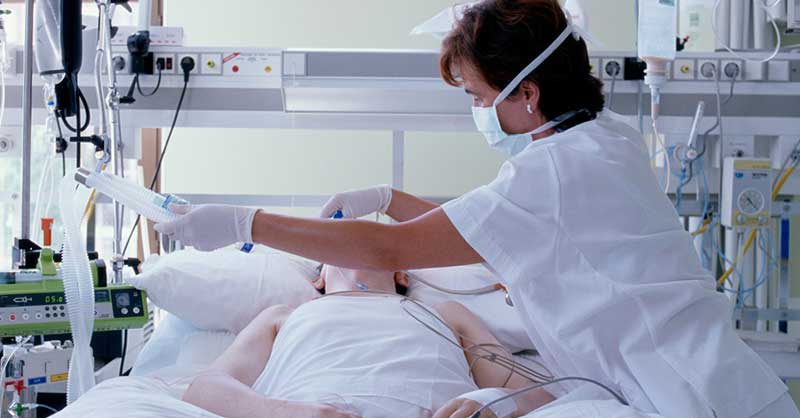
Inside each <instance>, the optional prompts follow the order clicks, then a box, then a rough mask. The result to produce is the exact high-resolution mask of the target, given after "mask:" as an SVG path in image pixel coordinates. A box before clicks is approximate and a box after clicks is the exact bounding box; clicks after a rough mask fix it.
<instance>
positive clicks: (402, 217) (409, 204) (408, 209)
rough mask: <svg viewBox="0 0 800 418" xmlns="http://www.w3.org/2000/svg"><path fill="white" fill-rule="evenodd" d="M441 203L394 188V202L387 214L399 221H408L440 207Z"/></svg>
mask: <svg viewBox="0 0 800 418" xmlns="http://www.w3.org/2000/svg"><path fill="white" fill-rule="evenodd" d="M438 207H439V205H437V204H435V203H432V202H428V201H427V200H423V199H420V198H418V197H416V196H413V195H410V194H408V193H404V192H401V191H399V190H392V202H391V204H389V209H388V210H387V211H386V214H387V215H389V216H390V217H391V218H392V219H394V220H395V221H397V222H406V221H410V220H412V219H416V218H419V217H420V216H422V215H424V214H426V213H428V212H430V211H432V210H434V209H436V208H438Z"/></svg>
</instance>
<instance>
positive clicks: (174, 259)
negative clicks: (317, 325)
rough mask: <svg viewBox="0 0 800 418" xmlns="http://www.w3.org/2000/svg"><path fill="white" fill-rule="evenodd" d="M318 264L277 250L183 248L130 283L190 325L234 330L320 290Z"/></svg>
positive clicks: (297, 302) (156, 303)
mask: <svg viewBox="0 0 800 418" xmlns="http://www.w3.org/2000/svg"><path fill="white" fill-rule="evenodd" d="M315 269H316V264H315V263H313V262H310V261H306V260H301V259H298V258H295V257H288V256H287V255H286V254H284V253H280V252H267V251H254V252H252V253H250V254H245V253H243V252H241V251H236V250H232V249H224V250H219V251H215V252H211V253H202V252H198V251H195V250H185V251H179V252H176V253H172V254H168V255H165V256H161V257H159V258H158V259H157V260H155V261H154V262H150V263H147V265H146V266H145V268H144V272H143V273H142V274H141V275H139V276H135V277H129V278H128V279H127V281H128V283H130V284H131V285H133V286H136V287H137V288H139V289H142V290H145V291H146V292H147V295H148V297H149V298H150V299H151V300H152V302H153V303H154V304H155V305H157V306H159V307H161V308H163V309H165V310H167V311H168V312H170V313H172V314H174V315H175V316H177V317H179V318H181V319H184V320H186V321H188V322H189V323H191V324H192V325H194V326H196V327H198V328H201V329H204V330H211V331H229V332H233V333H238V332H239V331H241V330H242V329H244V327H245V326H247V324H249V323H250V321H251V320H253V318H255V317H256V316H257V315H258V314H259V313H261V311H263V310H264V309H266V308H269V307H270V306H274V305H289V306H291V307H296V306H299V305H301V304H303V303H305V302H308V301H310V300H311V299H313V298H314V297H316V296H318V293H317V291H316V289H314V286H312V284H311V280H313V279H314V277H315V275H316V274H315Z"/></svg>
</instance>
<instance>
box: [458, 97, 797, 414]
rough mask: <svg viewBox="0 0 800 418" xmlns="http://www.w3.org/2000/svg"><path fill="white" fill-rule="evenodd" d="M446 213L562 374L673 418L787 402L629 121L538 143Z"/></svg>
mask: <svg viewBox="0 0 800 418" xmlns="http://www.w3.org/2000/svg"><path fill="white" fill-rule="evenodd" d="M444 210H445V212H446V214H447V216H448V217H449V218H450V220H451V221H452V222H453V224H454V225H455V226H456V228H457V229H458V230H459V232H460V233H461V235H462V236H463V237H464V239H465V240H466V241H467V242H468V243H469V244H470V245H471V246H472V247H473V248H474V249H475V250H476V251H477V252H478V253H479V254H480V255H481V256H482V257H483V258H484V260H485V261H486V264H487V265H488V267H489V268H491V269H492V270H493V271H494V272H495V273H496V274H497V275H498V277H499V278H500V279H501V280H503V281H504V282H505V283H506V284H507V285H508V286H509V288H510V292H511V296H512V298H513V301H514V303H515V304H516V306H517V308H518V310H519V312H520V314H521V315H522V316H523V318H522V321H523V323H525V326H526V329H527V332H528V334H529V335H530V337H531V340H532V341H533V342H534V344H536V347H537V348H538V349H539V351H540V352H541V354H542V356H543V358H544V360H545V362H546V365H547V366H548V367H549V368H550V371H551V372H552V373H554V375H556V376H559V377H564V376H580V377H588V378H592V379H595V380H598V381H601V382H604V383H606V384H608V385H609V386H610V387H611V388H614V389H615V390H617V391H618V392H620V393H621V394H622V395H623V396H624V397H625V398H626V399H627V400H628V401H629V402H630V403H631V405H632V406H634V407H635V408H637V409H639V410H641V411H643V412H657V413H660V414H661V415H663V416H664V417H666V418H695V417H696V418H705V417H713V416H714V413H716V416H717V417H719V418H748V417H751V416H753V415H755V414H756V413H758V412H759V411H761V410H762V409H764V408H765V407H766V406H767V405H769V404H770V403H773V402H775V401H776V400H777V399H779V398H780V397H781V396H783V395H784V394H785V393H786V391H787V388H786V386H785V385H784V384H783V382H781V381H780V379H778V377H777V376H776V375H775V374H774V373H773V371H772V370H771V369H769V367H768V366H767V365H766V364H765V363H764V362H763V361H762V360H761V359H760V357H758V355H757V354H755V352H753V351H752V350H751V349H750V348H749V347H747V346H746V345H745V344H744V343H743V342H742V340H741V339H740V338H739V337H738V336H737V335H736V333H735V331H734V329H733V327H732V324H731V312H732V307H731V305H730V302H729V301H728V299H727V298H726V297H725V296H724V295H722V294H720V293H718V292H717V291H716V290H715V283H714V280H713V278H712V277H711V276H710V275H709V274H708V273H707V272H706V271H705V270H703V268H702V267H701V265H700V262H699V258H698V256H697V254H696V253H695V252H694V246H693V245H692V240H691V237H690V235H689V234H688V233H687V232H686V231H685V230H684V229H683V226H682V224H681V223H680V221H679V218H678V215H677V213H676V211H675V209H674V208H673V206H672V204H671V202H670V201H669V199H668V198H667V197H666V196H665V195H664V193H663V192H662V191H661V190H660V186H659V185H658V181H657V180H656V177H655V175H654V173H653V170H652V168H651V166H650V159H649V155H648V152H647V149H646V146H645V143H644V140H643V139H642V136H641V135H640V134H639V132H638V131H636V130H634V129H633V128H631V127H630V126H629V125H627V124H626V123H624V122H622V120H621V117H620V116H618V115H614V114H612V113H610V112H604V113H603V114H601V115H600V116H598V118H597V119H596V120H594V121H591V122H587V123H584V124H582V125H579V126H577V127H574V128H572V129H570V130H567V131H565V132H562V133H559V134H556V135H553V136H550V137H547V138H545V139H541V140H537V141H534V142H532V143H531V145H529V146H528V147H527V148H526V149H525V150H524V151H523V152H521V153H520V154H518V155H517V156H515V157H513V158H511V159H510V160H509V161H507V162H506V163H505V164H504V165H503V167H502V169H501V171H500V174H499V175H498V177H497V179H496V180H495V181H494V182H492V183H491V184H489V185H488V186H484V187H481V188H479V189H477V190H475V191H473V192H470V193H469V194H467V195H464V196H463V197H461V198H460V199H457V200H455V201H452V202H450V203H448V204H446V205H445V206H444ZM579 386H581V384H580V383H572V382H567V383H564V384H563V385H561V387H560V388H554V387H553V386H550V387H548V389H549V390H551V391H552V392H553V393H554V395H556V396H557V397H558V396H562V395H564V394H565V393H567V392H570V391H572V390H574V389H576V388H578V387H579ZM584 389H585V388H584ZM589 392H592V391H589ZM594 393H597V392H596V391H595V392H594ZM595 396H596V395H595ZM712 410H713V412H712Z"/></svg>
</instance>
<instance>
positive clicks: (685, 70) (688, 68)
mask: <svg viewBox="0 0 800 418" xmlns="http://www.w3.org/2000/svg"><path fill="white" fill-rule="evenodd" d="M690 71H692V68H691V67H689V66H688V65H684V66H683V67H681V72H682V73H684V74H689V72H690Z"/></svg>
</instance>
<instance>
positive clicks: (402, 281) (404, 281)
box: [394, 271, 410, 287]
mask: <svg viewBox="0 0 800 418" xmlns="http://www.w3.org/2000/svg"><path fill="white" fill-rule="evenodd" d="M394 282H395V283H397V284H399V285H401V286H404V287H409V285H410V281H409V280H408V273H405V272H402V271H398V272H396V273H395V274H394Z"/></svg>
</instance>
